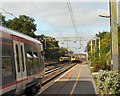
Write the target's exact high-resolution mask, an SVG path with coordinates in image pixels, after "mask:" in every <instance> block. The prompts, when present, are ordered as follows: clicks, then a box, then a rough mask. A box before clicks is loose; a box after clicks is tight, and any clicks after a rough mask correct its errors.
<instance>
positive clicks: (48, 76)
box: [42, 63, 76, 87]
mask: <svg viewBox="0 0 120 96" xmlns="http://www.w3.org/2000/svg"><path fill="white" fill-rule="evenodd" d="M75 65H76V64H75V63H72V64H70V63H65V64H58V65H55V66H51V67H50V66H49V67H47V68H46V70H45V78H44V80H43V83H42V87H43V86H44V85H46V84H47V83H49V82H50V81H51V80H53V79H55V78H57V77H58V76H59V75H61V74H62V73H64V72H66V71H67V70H69V69H70V68H72V67H73V66H75Z"/></svg>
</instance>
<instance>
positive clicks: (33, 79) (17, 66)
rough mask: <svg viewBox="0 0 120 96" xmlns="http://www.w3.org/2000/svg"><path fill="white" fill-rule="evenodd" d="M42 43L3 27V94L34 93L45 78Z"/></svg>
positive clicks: (0, 89)
mask: <svg viewBox="0 0 120 96" xmlns="http://www.w3.org/2000/svg"><path fill="white" fill-rule="evenodd" d="M41 51H43V46H42V43H41V42H40V41H38V40H36V39H34V38H32V37H29V36H27V35H24V34H21V33H18V32H15V31H13V30H10V29H8V28H5V27H2V26H0V71H1V72H0V76H1V77H0V95H8V94H26V95H29V94H30V95H32V94H33V95H34V94H35V93H36V92H37V91H39V89H40V87H41V84H42V79H43V77H44V73H45V72H44V63H43V61H42V59H41Z"/></svg>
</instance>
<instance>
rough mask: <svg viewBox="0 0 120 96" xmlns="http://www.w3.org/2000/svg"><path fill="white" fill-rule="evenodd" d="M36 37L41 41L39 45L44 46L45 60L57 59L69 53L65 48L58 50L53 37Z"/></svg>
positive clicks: (56, 42)
mask: <svg viewBox="0 0 120 96" xmlns="http://www.w3.org/2000/svg"><path fill="white" fill-rule="evenodd" d="M36 37H37V39H38V40H40V41H41V43H42V44H43V46H44V49H45V50H44V51H45V57H46V58H50V59H54V58H58V57H60V56H63V55H65V54H67V53H68V52H69V51H68V50H67V49H66V48H63V47H61V48H60V47H59V45H58V41H57V40H56V39H55V38H53V37H50V36H45V35H37V36H36Z"/></svg>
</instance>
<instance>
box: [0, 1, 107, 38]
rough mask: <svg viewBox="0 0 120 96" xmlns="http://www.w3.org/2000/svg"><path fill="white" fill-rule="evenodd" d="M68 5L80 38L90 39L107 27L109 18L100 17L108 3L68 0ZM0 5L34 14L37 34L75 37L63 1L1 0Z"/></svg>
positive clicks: (65, 4)
mask: <svg viewBox="0 0 120 96" xmlns="http://www.w3.org/2000/svg"><path fill="white" fill-rule="evenodd" d="M32 1H33V0H32ZM71 5H72V10H73V15H74V19H75V22H76V26H77V31H78V33H79V34H80V35H82V36H83V37H86V38H92V37H93V36H94V35H95V33H96V32H98V31H101V30H109V19H107V20H106V19H104V18H100V17H99V14H100V13H103V14H108V12H109V11H108V10H109V8H108V3H107V2H89V3H88V2H77V3H76V2H71ZM2 8H3V9H5V10H7V11H8V12H11V13H13V14H14V15H16V16H19V15H21V14H25V15H28V16H30V17H33V18H34V19H35V20H36V22H35V23H37V28H38V29H39V30H37V32H36V33H37V34H42V33H44V34H46V35H51V36H75V30H74V28H73V25H72V22H71V18H70V13H69V10H68V7H67V3H66V2H36V3H35V2H4V3H2ZM6 17H7V18H11V16H10V15H7V16H6ZM40 30H41V32H40ZM42 31H43V32H42Z"/></svg>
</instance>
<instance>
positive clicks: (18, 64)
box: [16, 44, 20, 72]
mask: <svg viewBox="0 0 120 96" xmlns="http://www.w3.org/2000/svg"><path fill="white" fill-rule="evenodd" d="M16 60H17V68H18V69H17V70H18V72H20V62H19V49H18V45H17V44H16Z"/></svg>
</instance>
